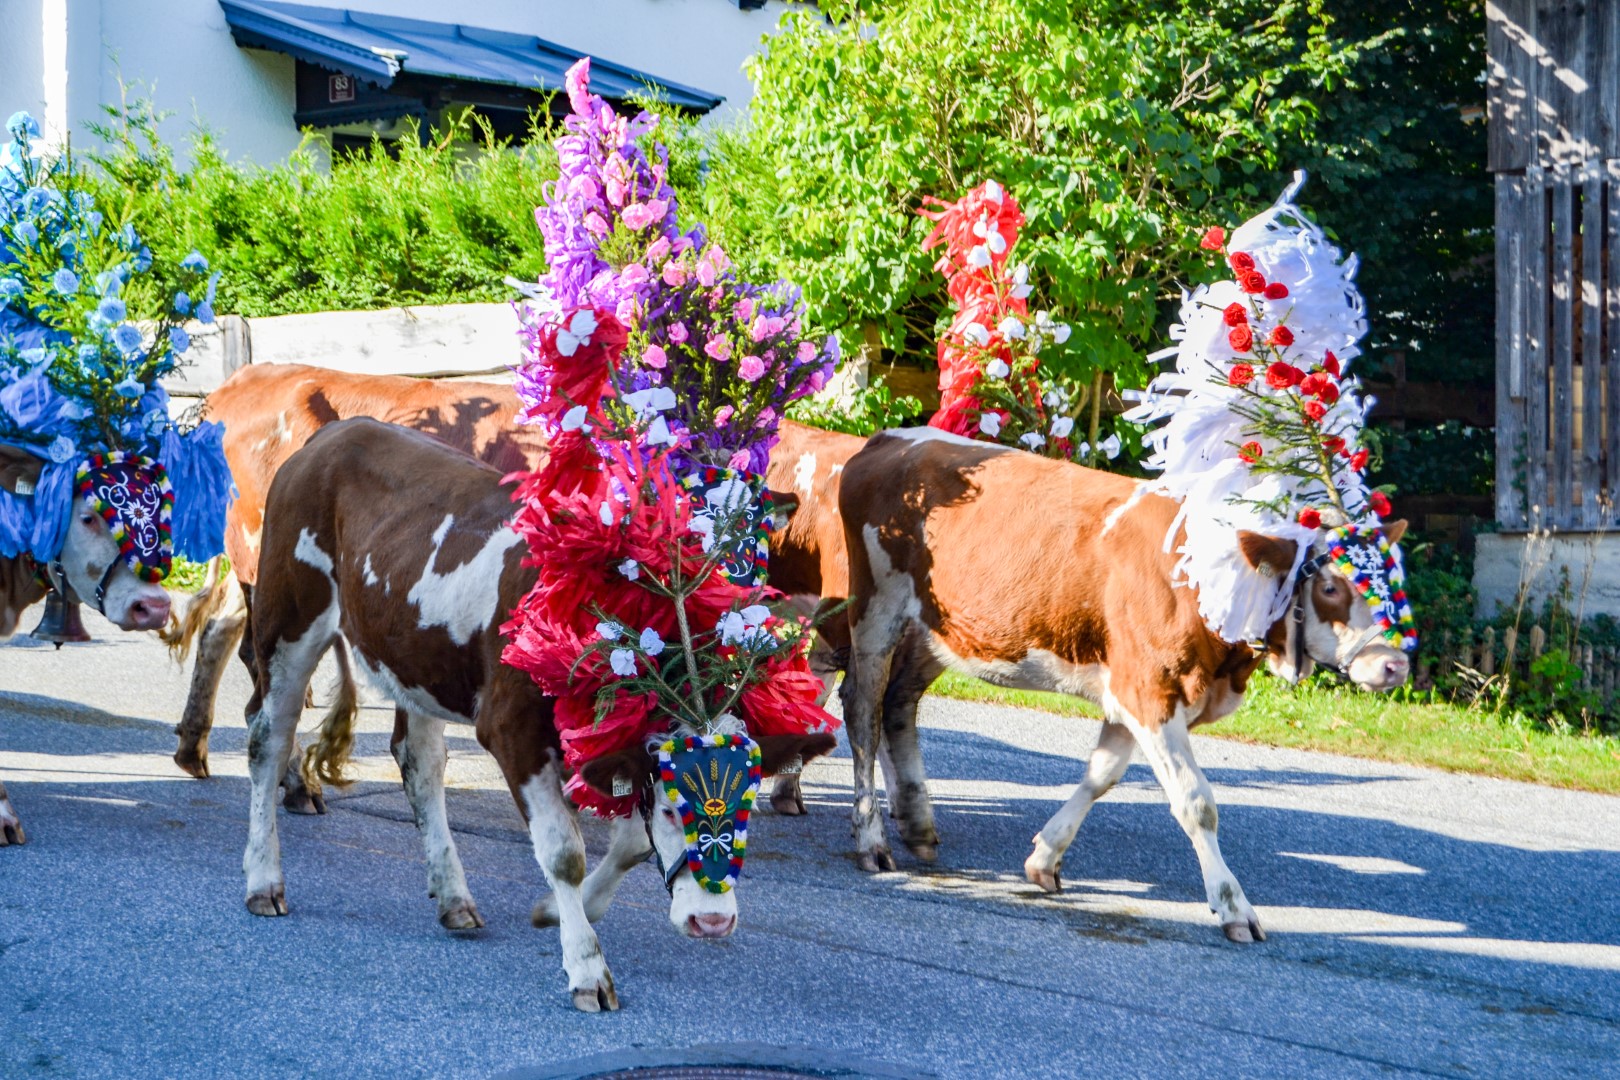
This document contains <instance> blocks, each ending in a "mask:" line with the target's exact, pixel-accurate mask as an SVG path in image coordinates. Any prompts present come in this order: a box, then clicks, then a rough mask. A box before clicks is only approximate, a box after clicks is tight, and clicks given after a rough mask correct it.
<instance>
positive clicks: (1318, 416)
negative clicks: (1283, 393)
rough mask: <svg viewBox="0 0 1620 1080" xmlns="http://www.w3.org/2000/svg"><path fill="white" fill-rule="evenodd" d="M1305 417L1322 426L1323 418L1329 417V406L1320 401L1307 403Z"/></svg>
mask: <svg viewBox="0 0 1620 1080" xmlns="http://www.w3.org/2000/svg"><path fill="white" fill-rule="evenodd" d="M1305 415H1306V416H1308V417H1310V418H1311V419H1312V420H1315V421H1316V422H1317V423H1319V424H1320V423H1321V422H1322V417H1324V416H1326V415H1327V406H1326V405H1324V404H1322V403H1321V402H1320V401H1307V402H1306V403H1305Z"/></svg>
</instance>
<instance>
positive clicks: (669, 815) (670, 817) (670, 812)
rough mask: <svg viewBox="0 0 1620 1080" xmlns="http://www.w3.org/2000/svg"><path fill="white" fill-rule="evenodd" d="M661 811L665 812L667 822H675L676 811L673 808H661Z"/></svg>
mask: <svg viewBox="0 0 1620 1080" xmlns="http://www.w3.org/2000/svg"><path fill="white" fill-rule="evenodd" d="M659 809H660V810H662V811H663V813H664V818H665V820H667V821H674V820H675V809H674V808H673V807H670V806H661V807H659Z"/></svg>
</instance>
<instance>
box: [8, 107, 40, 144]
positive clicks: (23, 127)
mask: <svg viewBox="0 0 1620 1080" xmlns="http://www.w3.org/2000/svg"><path fill="white" fill-rule="evenodd" d="M6 130H7V131H8V132H10V133H11V137H12V138H13V139H37V138H39V121H38V120H35V119H34V118H33V117H32V116H29V115H28V113H26V112H20V111H19V112H14V113H12V114H11V116H10V117H9V118H7V120H6Z"/></svg>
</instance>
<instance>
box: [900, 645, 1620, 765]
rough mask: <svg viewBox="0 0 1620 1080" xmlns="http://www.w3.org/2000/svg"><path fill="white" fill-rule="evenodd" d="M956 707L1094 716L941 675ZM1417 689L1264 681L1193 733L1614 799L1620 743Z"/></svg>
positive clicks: (1051, 700) (1080, 706)
mask: <svg viewBox="0 0 1620 1080" xmlns="http://www.w3.org/2000/svg"><path fill="white" fill-rule="evenodd" d="M930 692H931V693H934V694H939V695H941V696H943V697H950V698H957V699H959V700H962V701H986V702H992V703H994V704H998V705H1016V706H1019V707H1022V708H1028V709H1042V710H1045V711H1047V712H1053V713H1057V714H1059V715H1063V716H1086V717H1093V718H1097V717H1100V716H1101V711H1100V710H1099V709H1098V708H1097V707H1096V706H1094V705H1091V704H1089V703H1088V702H1084V701H1081V700H1079V699H1077V698H1070V697H1065V696H1063V695H1061V694H1040V693H1034V692H1031V691H1027V690H1007V689H1004V688H1003V687H999V686H991V685H990V684H989V683H983V682H980V681H978V680H977V679H970V678H966V677H963V676H960V675H956V674H954V673H949V672H948V673H946V674H945V675H944V676H943V677H942V678H941V679H940V680H939V681H938V682H936V683H935V684H934V686H933V688H932V690H931V691H930ZM1431 697H1432V695H1429V694H1426V693H1420V692H1397V693H1395V694H1370V693H1367V692H1365V691H1361V690H1356V689H1354V688H1350V687H1328V686H1307V687H1303V688H1300V689H1292V688H1290V687H1288V686H1285V685H1283V684H1282V683H1280V682H1278V681H1277V680H1276V679H1272V678H1270V677H1266V676H1262V677H1260V678H1257V679H1255V680H1254V681H1253V682H1252V683H1250V693H1249V695H1248V698H1247V699H1246V700H1245V701H1244V703H1243V707H1242V708H1241V709H1239V710H1238V711H1237V713H1236V714H1235V715H1233V716H1229V717H1227V718H1226V719H1224V720H1222V721H1220V722H1218V723H1215V724H1209V725H1206V726H1204V727H1201V728H1199V729H1198V731H1199V734H1203V735H1215V736H1219V737H1221V738H1227V739H1237V740H1239V741H1242V742H1251V743H1263V744H1266V745H1268V746H1292V747H1298V748H1300V749H1303V750H1328V751H1332V752H1333V753H1337V754H1350V755H1353V756H1355V757H1365V758H1375V759H1378V760H1380V761H1398V762H1404V763H1406V764H1409V765H1427V766H1430V767H1431V768H1437V769H1446V770H1448V771H1451V772H1466V773H1479V774H1481V775H1485V776H1498V777H1503V778H1505V779H1508V780H1526V781H1530V782H1532V783H1537V784H1550V785H1552V786H1554V787H1567V788H1579V789H1582V790H1585V791H1599V792H1604V793H1606V794H1611V795H1614V794H1620V740H1617V739H1614V738H1606V737H1602V736H1586V735H1581V734H1579V733H1575V732H1554V731H1547V730H1545V729H1544V728H1541V727H1539V726H1536V725H1534V724H1533V723H1532V722H1531V721H1529V720H1527V719H1525V718H1523V717H1522V716H1504V715H1499V714H1497V713H1493V712H1487V711H1483V710H1477V709H1470V708H1464V707H1462V706H1459V705H1453V704H1451V703H1449V702H1445V701H1442V700H1439V699H1437V698H1436V699H1433V700H1431Z"/></svg>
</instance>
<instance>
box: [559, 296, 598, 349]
mask: <svg viewBox="0 0 1620 1080" xmlns="http://www.w3.org/2000/svg"><path fill="white" fill-rule="evenodd" d="M594 333H596V315H595V314H594V313H593V312H591V311H590V309H588V308H583V309H581V310H579V311H576V312H574V314H573V317H572V318H570V319H569V320H568V325H567V326H566V327H564V328H563V329H561V330H558V331H557V351H558V352H560V353H562V354H563V355H564V356H573V355H574V353H575V352H577V351H579V347H580V346H581V345H589V344H590V343H591V335H592V334H594Z"/></svg>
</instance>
